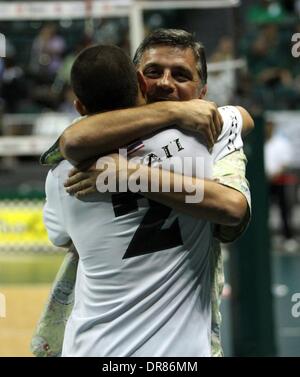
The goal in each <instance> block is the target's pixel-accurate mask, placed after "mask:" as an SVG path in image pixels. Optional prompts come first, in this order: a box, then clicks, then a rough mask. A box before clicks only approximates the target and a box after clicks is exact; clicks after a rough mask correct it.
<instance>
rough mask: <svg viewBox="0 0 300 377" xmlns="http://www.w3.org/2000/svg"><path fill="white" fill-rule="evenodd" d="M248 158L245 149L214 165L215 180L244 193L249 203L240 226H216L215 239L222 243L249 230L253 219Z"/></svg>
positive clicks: (230, 240)
mask: <svg viewBox="0 0 300 377" xmlns="http://www.w3.org/2000/svg"><path fill="white" fill-rule="evenodd" d="M246 164H247V158H246V156H245V154H244V151H243V149H240V150H238V151H235V152H233V153H231V154H229V155H228V156H225V157H224V158H222V159H221V160H219V161H217V162H216V163H215V164H214V169H213V177H214V180H215V181H216V182H218V183H221V184H222V185H225V186H228V187H231V188H233V189H235V190H237V191H239V192H240V193H242V194H243V195H244V196H245V198H246V200H247V203H248V209H247V213H246V215H245V217H244V219H243V221H242V223H241V224H239V225H238V226H226V225H216V226H215V234H214V235H215V237H216V238H218V239H219V240H220V241H222V242H232V241H234V240H236V239H237V238H238V237H239V236H240V235H241V234H242V233H243V232H244V231H245V230H246V228H247V226H248V224H249V222H250V218H251V195H250V188H249V182H248V180H247V179H246Z"/></svg>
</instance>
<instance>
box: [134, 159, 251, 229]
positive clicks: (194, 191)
mask: <svg viewBox="0 0 300 377" xmlns="http://www.w3.org/2000/svg"><path fill="white" fill-rule="evenodd" d="M140 168H141V171H139V175H140V178H141V179H142V180H145V181H147V182H148V185H147V187H146V189H145V190H144V191H143V192H142V194H143V195H144V196H146V197H147V198H149V199H152V200H155V201H157V202H159V203H162V204H164V205H167V206H169V207H172V208H174V209H176V210H178V211H180V212H184V213H186V214H188V215H190V216H193V217H197V218H201V219H205V220H208V221H211V222H212V223H216V224H222V225H230V226H235V225H238V224H239V223H240V222H241V221H242V219H243V217H244V215H245V213H246V211H247V202H246V199H245V197H244V196H243V195H242V194H241V193H240V192H238V191H236V190H234V189H231V188H228V187H226V186H223V185H221V184H218V183H216V182H214V181H209V180H203V179H198V178H194V177H192V178H191V177H188V178H186V177H185V178H184V180H183V176H181V175H179V174H174V173H169V172H168V171H165V170H162V169H156V168H148V167H146V166H141V167H140ZM154 170H156V171H158V170H159V172H156V174H154V175H153V171H154ZM157 174H158V175H159V185H158V186H157V187H158V192H153V190H152V192H151V180H153V176H156V177H157ZM166 182H170V186H169V189H168V190H166V185H165V184H163V183H166ZM182 182H183V184H182ZM178 187H181V188H182V189H181V191H180V192H176V191H177V190H175V188H178ZM201 194H202V195H201ZM191 198H194V199H196V198H200V199H199V200H196V201H195V200H194V199H193V200H192V201H193V202H191V200H190V199H191Z"/></svg>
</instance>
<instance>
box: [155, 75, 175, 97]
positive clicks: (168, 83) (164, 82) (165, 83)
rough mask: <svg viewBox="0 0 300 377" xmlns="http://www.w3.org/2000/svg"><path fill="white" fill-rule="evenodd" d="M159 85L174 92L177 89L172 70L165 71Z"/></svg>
mask: <svg viewBox="0 0 300 377" xmlns="http://www.w3.org/2000/svg"><path fill="white" fill-rule="evenodd" d="M157 85H158V86H159V87H160V88H161V89H164V90H168V91H170V92H172V91H173V90H174V89H175V86H174V82H173V79H172V75H171V72H170V71H165V72H164V74H163V76H162V77H161V78H160V80H159V81H158V83H157Z"/></svg>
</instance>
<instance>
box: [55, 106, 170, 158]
mask: <svg viewBox="0 0 300 377" xmlns="http://www.w3.org/2000/svg"><path fill="white" fill-rule="evenodd" d="M175 122H176V111H175V106H174V104H173V103H170V102H163V103H162V102H160V103H155V104H151V105H146V106H140V107H137V108H132V109H125V110H117V111H113V112H107V113H102V114H96V115H92V116H89V117H87V118H84V119H82V120H80V121H79V122H77V123H75V124H74V125H72V126H71V127H69V128H67V129H66V130H65V131H64V133H63V135H62V136H61V138H60V149H61V152H62V154H63V156H64V157H65V158H66V159H68V160H70V161H72V162H75V163H80V162H82V161H84V160H86V159H89V158H92V157H96V156H99V155H104V154H106V153H108V152H111V151H114V150H116V149H118V148H119V147H121V146H124V145H127V144H128V143H130V142H132V141H133V140H135V139H137V138H139V137H143V136H145V135H148V134H150V133H152V132H155V131H158V130H160V129H162V128H164V127H168V126H170V125H172V124H174V123H175Z"/></svg>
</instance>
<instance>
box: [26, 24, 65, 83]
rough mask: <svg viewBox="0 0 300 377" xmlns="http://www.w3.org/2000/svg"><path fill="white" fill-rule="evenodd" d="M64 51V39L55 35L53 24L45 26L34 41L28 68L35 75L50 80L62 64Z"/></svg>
mask: <svg viewBox="0 0 300 377" xmlns="http://www.w3.org/2000/svg"><path fill="white" fill-rule="evenodd" d="M64 50H65V41H64V39H63V38H62V37H61V36H59V35H58V34H57V30H56V27H55V25H54V24H46V25H45V26H43V28H42V29H41V31H40V33H39V35H38V36H37V37H36V38H35V39H34V41H33V44H32V49H31V58H30V67H31V70H32V72H34V73H36V74H37V75H39V76H40V75H44V74H46V75H47V76H49V78H50V79H51V78H52V77H53V76H54V75H55V73H56V72H57V70H58V69H59V67H60V65H61V62H62V55H63V52H64Z"/></svg>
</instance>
